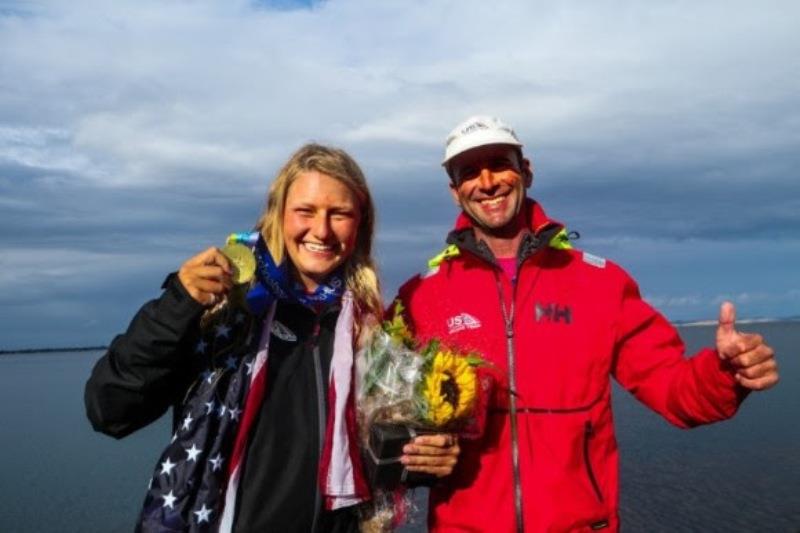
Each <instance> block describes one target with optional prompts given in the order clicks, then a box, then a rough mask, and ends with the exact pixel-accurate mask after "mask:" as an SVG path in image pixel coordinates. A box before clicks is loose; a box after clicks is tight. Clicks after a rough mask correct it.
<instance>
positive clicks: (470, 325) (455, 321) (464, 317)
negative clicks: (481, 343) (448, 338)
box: [447, 313, 481, 335]
mask: <svg viewBox="0 0 800 533" xmlns="http://www.w3.org/2000/svg"><path fill="white" fill-rule="evenodd" d="M479 327H481V321H480V320H478V319H477V318H475V317H474V316H472V315H470V314H467V313H460V314H458V315H456V316H451V317H450V318H448V319H447V333H449V334H451V335H452V334H453V333H458V332H459V331H464V330H465V329H478V328H479Z"/></svg>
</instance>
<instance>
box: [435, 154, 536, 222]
mask: <svg viewBox="0 0 800 533" xmlns="http://www.w3.org/2000/svg"><path fill="white" fill-rule="evenodd" d="M449 169H450V176H451V179H452V182H451V183H450V192H451V193H452V194H453V199H454V200H455V201H456V203H457V204H458V205H460V206H461V209H463V210H464V212H465V213H467V215H469V216H470V218H472V220H473V221H474V222H475V223H476V224H477V225H478V226H479V227H480V228H481V229H483V230H484V231H485V232H487V233H489V234H500V233H503V231H504V230H507V229H510V228H509V227H510V226H512V225H514V224H515V220H516V216H517V214H518V213H519V211H520V209H521V208H522V202H523V200H524V199H525V189H527V188H528V187H529V186H530V185H531V183H532V181H533V173H532V171H531V166H530V161H528V160H527V159H524V158H522V157H521V156H520V155H519V153H518V152H517V150H516V149H515V148H514V147H513V146H509V145H507V144H492V145H488V146H480V147H478V148H473V149H472V150H468V151H466V152H464V153H463V154H459V155H457V156H456V157H454V158H453V159H452V160H451V161H450V163H449Z"/></svg>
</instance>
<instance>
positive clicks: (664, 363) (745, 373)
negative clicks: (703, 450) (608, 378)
mask: <svg viewBox="0 0 800 533" xmlns="http://www.w3.org/2000/svg"><path fill="white" fill-rule="evenodd" d="M728 305H729V304H728ZM728 305H725V306H723V313H724V314H723V315H721V322H720V327H719V329H718V334H717V345H718V351H715V350H712V349H704V350H701V351H700V352H698V353H697V354H695V355H694V356H693V357H690V358H686V357H685V353H684V352H685V350H684V345H683V341H682V340H681V339H680V337H679V335H678V332H677V330H676V329H675V328H674V327H673V326H672V325H671V324H669V322H667V320H666V319H665V318H664V317H663V316H662V315H661V314H659V313H658V312H657V311H655V310H654V309H653V308H651V307H650V306H649V305H648V304H647V303H646V302H644V301H643V300H642V299H641V296H640V295H639V291H638V288H637V287H636V284H635V283H634V282H633V280H631V279H630V278H627V279H626V284H625V287H624V294H623V298H622V302H621V309H620V318H619V322H618V324H617V328H618V331H617V343H616V353H615V359H614V363H613V367H612V373H613V374H614V376H615V377H616V378H617V380H618V381H619V382H620V384H622V386H623V387H625V388H626V389H627V390H629V391H630V392H631V393H632V394H633V395H634V396H636V397H637V398H638V399H639V400H641V401H642V402H643V403H645V404H646V405H648V406H649V407H650V408H652V409H653V410H655V411H656V412H658V413H659V414H661V415H662V416H664V417H665V418H666V419H667V420H668V421H669V422H671V423H672V424H674V425H676V426H679V427H692V426H696V425H699V424H706V423H710V422H715V421H718V420H723V419H726V418H729V417H731V416H733V415H734V414H735V412H736V410H737V409H738V407H739V405H740V404H741V402H742V401H743V400H744V398H745V397H746V396H747V394H748V393H749V391H750V389H754V388H756V387H760V388H767V387H768V386H771V385H774V383H775V382H777V365H775V362H774V354H773V352H772V350H771V348H769V347H768V346H766V345H765V344H763V339H761V338H760V336H757V335H748V334H741V333H738V332H736V331H735V329H734V328H733V317H731V316H730V315H729V314H727V313H728V311H726V309H728Z"/></svg>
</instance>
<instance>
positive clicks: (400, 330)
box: [356, 302, 491, 531]
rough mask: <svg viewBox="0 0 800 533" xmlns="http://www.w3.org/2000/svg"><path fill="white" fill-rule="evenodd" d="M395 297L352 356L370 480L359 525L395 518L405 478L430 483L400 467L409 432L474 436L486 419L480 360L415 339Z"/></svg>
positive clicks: (400, 512)
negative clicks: (389, 313) (387, 314)
mask: <svg viewBox="0 0 800 533" xmlns="http://www.w3.org/2000/svg"><path fill="white" fill-rule="evenodd" d="M403 311H404V309H403V306H402V304H401V303H399V302H397V303H396V304H395V307H394V313H393V318H392V320H388V321H385V322H384V323H383V325H382V326H383V327H382V328H380V329H377V330H376V331H375V332H374V333H373V334H372V337H371V339H370V341H369V343H368V344H367V346H366V349H365V350H364V352H363V353H362V354H361V355H360V357H359V361H358V373H359V377H360V379H359V386H358V388H357V396H356V398H357V402H356V405H357V406H358V414H359V429H360V435H361V440H362V442H361V447H362V450H364V452H365V453H364V456H365V462H366V464H367V472H368V477H369V481H370V483H371V484H372V487H373V496H374V501H375V503H376V504H377V505H375V506H374V508H373V509H372V511H373V513H374V515H375V519H374V520H372V522H371V523H370V525H369V526H368V527H363V526H364V524H362V530H364V531H388V530H389V529H390V528H391V524H392V523H394V525H396V524H397V523H398V522H400V521H402V519H403V516H404V515H405V514H406V512H405V511H406V509H405V508H406V506H407V505H408V500H407V499H403V498H402V494H403V492H404V486H405V485H408V484H410V485H418V484H430V482H431V481H433V479H434V478H433V477H432V476H430V475H429V474H419V473H413V472H407V471H406V470H405V468H404V466H403V465H402V464H401V463H400V456H401V455H402V448H403V445H404V444H405V443H407V442H408V441H409V440H411V439H413V437H414V436H416V435H419V434H425V433H455V434H458V435H459V436H461V437H463V438H474V437H477V436H479V435H480V433H481V429H482V426H483V420H484V418H485V412H484V411H485V405H486V395H487V394H488V391H489V389H490V385H491V383H490V381H489V377H488V375H482V374H481V372H479V370H480V369H481V368H482V367H484V366H485V363H484V361H483V359H482V358H481V357H480V356H479V355H477V354H474V353H459V352H457V351H454V350H451V349H448V348H447V347H445V346H443V345H442V343H441V342H439V341H437V340H433V341H430V342H427V343H425V344H424V345H420V344H419V343H417V341H416V340H415V339H414V338H413V336H412V335H411V332H410V331H409V329H408V327H407V325H406V323H405V321H404V320H403Z"/></svg>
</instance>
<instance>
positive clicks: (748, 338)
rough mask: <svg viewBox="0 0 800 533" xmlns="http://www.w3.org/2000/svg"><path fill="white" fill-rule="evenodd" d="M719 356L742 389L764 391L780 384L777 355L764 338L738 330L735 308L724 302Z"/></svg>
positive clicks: (720, 327) (718, 339)
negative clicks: (732, 372) (730, 368)
mask: <svg viewBox="0 0 800 533" xmlns="http://www.w3.org/2000/svg"><path fill="white" fill-rule="evenodd" d="M717 353H718V354H719V357H720V358H721V359H723V360H725V361H728V363H730V365H731V367H732V368H733V369H734V371H735V372H736V374H735V376H736V381H737V382H738V383H739V385H741V386H742V387H745V388H747V389H751V390H765V389H768V388H770V387H772V386H773V385H775V384H776V383H777V382H778V363H777V362H776V361H775V352H774V351H773V350H772V348H770V347H769V346H768V345H767V344H766V343H764V339H763V338H762V337H761V335H758V334H756V333H741V332H739V331H737V330H736V308H735V307H734V306H733V304H732V303H730V302H724V303H723V304H722V306H721V307H720V309H719V326H718V327H717Z"/></svg>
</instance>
